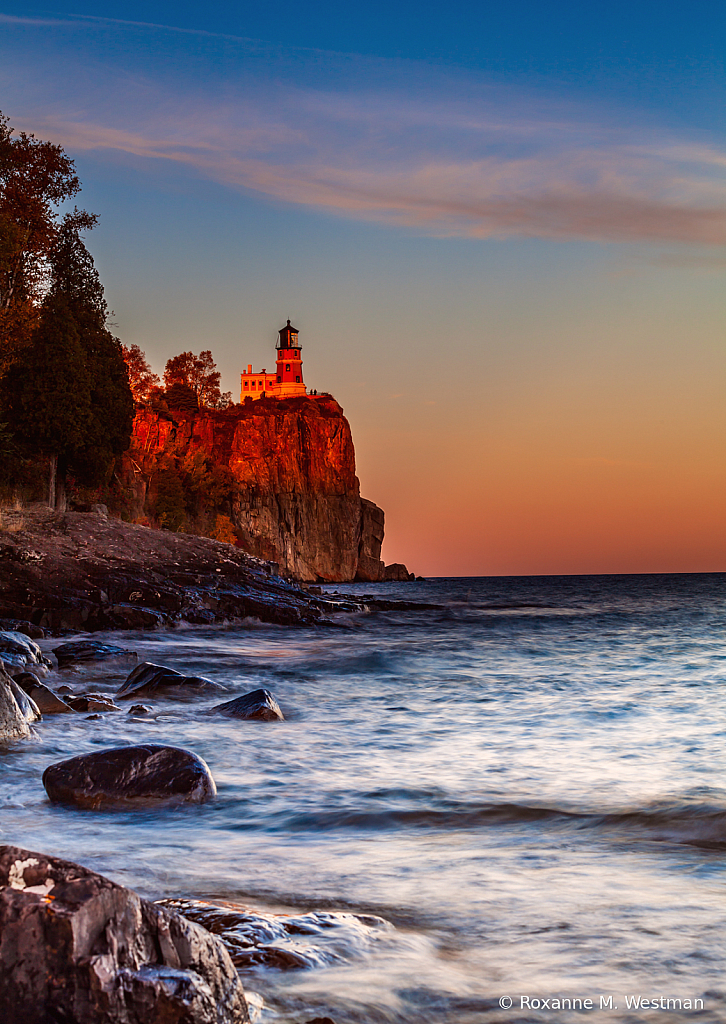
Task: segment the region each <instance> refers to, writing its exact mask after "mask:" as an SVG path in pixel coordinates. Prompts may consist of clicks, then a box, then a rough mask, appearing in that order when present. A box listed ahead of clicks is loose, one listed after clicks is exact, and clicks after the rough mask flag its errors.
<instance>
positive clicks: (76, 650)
mask: <svg viewBox="0 0 726 1024" xmlns="http://www.w3.org/2000/svg"><path fill="white" fill-rule="evenodd" d="M53 654H55V656H56V658H57V659H58V668H68V666H69V665H81V664H87V663H88V662H94V661H104V662H109V661H111V662H114V663H115V664H127V663H130V662H136V661H138V660H139V656H138V654H137V653H136V651H129V650H126V649H125V648H124V647H117V646H116V645H115V644H105V643H101V641H100V640H74V641H72V642H71V643H68V644H60V646H59V647H54V648H53Z"/></svg>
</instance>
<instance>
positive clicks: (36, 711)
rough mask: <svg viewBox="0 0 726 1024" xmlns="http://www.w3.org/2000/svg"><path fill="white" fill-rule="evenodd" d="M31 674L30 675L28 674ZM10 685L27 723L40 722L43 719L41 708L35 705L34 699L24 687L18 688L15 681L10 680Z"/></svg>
mask: <svg viewBox="0 0 726 1024" xmlns="http://www.w3.org/2000/svg"><path fill="white" fill-rule="evenodd" d="M28 674H29V673H28ZM8 685H9V687H10V689H11V690H12V693H13V697H15V701H16V703H17V705H18V707H19V708H20V714H21V715H22V716H23V718H24V719H25V721H26V722H39V721H40V720H41V718H42V717H43V716H42V715H41V713H40V708H39V707H38V705H37V704H36V703H35V701H34V700H33V698H32V697H29V696H28V694H27V693H26V692H25V690H23V689H22V687H20V686H18V684H17V683H16V682H15V680H14V679H12V678H10V679H9V680H8Z"/></svg>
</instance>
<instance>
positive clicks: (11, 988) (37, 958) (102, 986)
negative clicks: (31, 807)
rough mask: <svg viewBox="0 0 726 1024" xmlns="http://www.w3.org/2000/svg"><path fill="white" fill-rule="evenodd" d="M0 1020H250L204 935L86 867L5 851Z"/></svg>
mask: <svg viewBox="0 0 726 1024" xmlns="http://www.w3.org/2000/svg"><path fill="white" fill-rule="evenodd" d="M0 1007H2V1020H3V1024H50V1022H55V1021H57V1022H60V1021H66V1022H68V1024H72V1022H74V1024H157V1022H158V1024H161V1022H163V1024H249V1013H248V1010H247V1003H246V1000H245V996H244V990H243V988H242V983H241V981H240V979H239V975H238V974H237V971H236V970H235V968H234V965H233V963H232V960H231V958H230V956H229V954H228V952H227V950H226V949H225V947H224V944H223V943H222V942H221V941H220V940H219V939H218V938H217V937H216V936H214V935H211V934H210V933H209V932H208V931H207V930H206V929H204V928H203V927H200V926H199V925H197V924H194V923H193V922H191V921H189V920H187V919H185V918H183V917H180V916H178V915H177V914H174V913H171V912H170V911H168V910H166V909H164V908H163V907H160V906H158V905H156V904H153V903H148V902H147V901H146V900H143V899H141V897H140V896H138V895H137V894H136V893H135V892H132V891H131V890H130V889H125V888H124V887H123V886H120V885H116V884H115V883H114V882H112V881H110V880H109V879H108V878H104V877H103V876H102V875H97V874H95V873H94V872H93V871H89V870H88V869H87V868H84V867H81V865H80V864H73V863H72V862H70V861H65V860H60V859H59V858H57V857H49V856H47V855H45V854H42V853H33V852H32V851H30V850H23V849H19V848H18V847H13V846H2V847H0Z"/></svg>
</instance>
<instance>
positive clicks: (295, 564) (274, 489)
mask: <svg viewBox="0 0 726 1024" xmlns="http://www.w3.org/2000/svg"><path fill="white" fill-rule="evenodd" d="M121 478H122V479H120V483H121V484H122V487H123V490H124V493H125V494H126V495H127V496H128V503H129V507H128V510H127V511H128V514H129V516H130V517H131V518H132V519H134V520H135V521H136V522H142V523H148V524H149V525H159V526H164V527H166V528H167V529H172V530H188V531H190V532H200V533H206V534H208V535H209V536H212V537H215V538H216V539H218V540H225V541H231V542H233V543H236V544H237V545H238V546H239V547H241V548H243V549H244V550H245V551H248V552H250V553H251V554H253V555H256V556H257V557H259V558H262V559H264V560H266V561H272V562H276V563H278V565H279V566H280V569H281V571H282V572H284V573H287V574H289V575H291V576H293V577H295V578H296V579H298V580H308V581H318V582H344V581H349V580H354V579H360V580H367V581H372V580H378V579H382V578H383V574H384V566H383V562H382V561H381V557H380V556H381V544H382V541H383V527H384V514H383V511H382V510H381V509H379V508H378V507H377V506H376V505H374V504H373V502H370V501H367V500H366V499H362V498H361V496H360V486H359V482H358V478H357V476H356V474H355V451H354V448H353V440H352V437H351V432H350V426H349V424H348V421H347V420H346V418H345V416H344V414H343V410H342V408H341V407H340V406H339V405H338V403H337V402H336V401H335V399H333V398H331V397H326V396H306V397H300V398H291V399H284V400H274V399H273V400H266V399H259V400H257V401H254V402H253V401H247V402H245V403H244V404H243V405H237V406H233V407H231V408H229V409H224V410H207V409H205V410H202V411H199V412H193V411H176V410H171V411H166V410H158V409H157V410H154V409H152V408H149V407H141V406H140V407H138V408H137V412H136V418H135V420H134V427H133V437H132V444H131V448H130V449H129V452H128V453H127V455H126V456H125V457H124V460H123V465H122V467H121Z"/></svg>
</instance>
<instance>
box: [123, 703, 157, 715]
mask: <svg viewBox="0 0 726 1024" xmlns="http://www.w3.org/2000/svg"><path fill="white" fill-rule="evenodd" d="M152 711H153V708H152V707H150V705H148V704H132V705H131V707H130V708H129V709H128V711H127V712H126V714H127V715H150V714H151V712H152Z"/></svg>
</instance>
